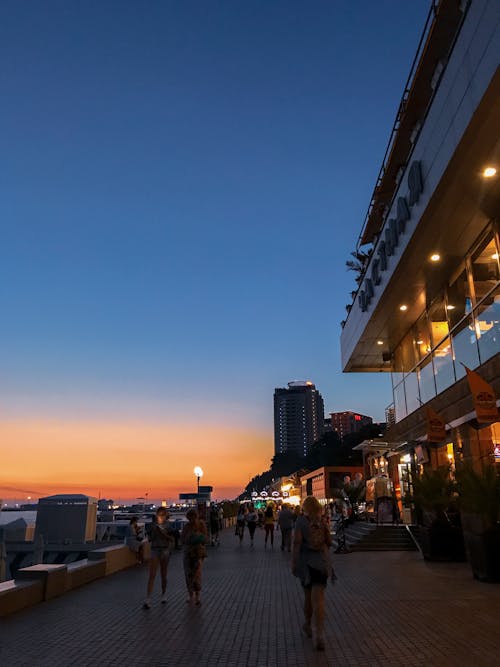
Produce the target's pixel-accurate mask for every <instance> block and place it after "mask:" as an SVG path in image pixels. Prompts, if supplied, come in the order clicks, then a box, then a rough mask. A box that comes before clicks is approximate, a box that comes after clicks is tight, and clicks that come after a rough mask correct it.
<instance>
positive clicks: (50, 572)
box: [16, 564, 68, 600]
mask: <svg viewBox="0 0 500 667" xmlns="http://www.w3.org/2000/svg"><path fill="white" fill-rule="evenodd" d="M67 575H68V568H67V566H66V565H43V564H40V565H32V566H31V567H23V568H22V569H21V570H18V571H17V574H16V581H33V580H35V581H41V582H42V586H43V599H44V600H50V599H52V598H55V597H58V596H59V595H63V594H64V593H66V591H67V590H68V589H67Z"/></svg>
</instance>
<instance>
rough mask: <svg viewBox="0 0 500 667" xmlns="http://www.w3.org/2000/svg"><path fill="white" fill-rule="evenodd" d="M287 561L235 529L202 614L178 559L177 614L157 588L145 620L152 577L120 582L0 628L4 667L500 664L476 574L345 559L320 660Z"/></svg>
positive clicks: (212, 563)
mask: <svg viewBox="0 0 500 667" xmlns="http://www.w3.org/2000/svg"><path fill="white" fill-rule="evenodd" d="M289 559H290V555H289V554H288V553H283V552H281V550H280V549H279V547H278V548H277V547H276V546H275V547H274V550H273V551H271V550H270V549H267V550H265V549H264V545H263V534H262V533H260V532H259V533H257V535H256V547H255V548H254V549H253V550H252V549H250V547H249V545H248V543H244V545H243V547H239V546H238V545H237V543H236V538H235V537H234V535H233V534H232V532H231V531H226V532H225V533H224V535H223V538H222V545H221V546H220V547H219V548H211V549H210V550H209V556H208V558H207V560H206V562H205V566H204V572H203V593H202V605H201V606H200V607H199V608H197V607H191V606H189V605H188V604H186V601H185V600H186V593H185V589H184V580H183V572H182V557H181V554H180V553H175V554H174V555H173V557H172V560H171V563H170V568H169V597H168V602H167V604H165V605H161V604H160V596H159V585H158V589H157V592H156V596H155V598H154V600H153V606H152V608H151V609H150V610H149V611H144V610H143V609H142V608H141V605H142V601H143V596H144V589H145V585H146V577H147V570H146V568H141V567H137V568H134V569H131V570H127V571H124V572H120V573H118V574H115V575H113V576H110V577H107V578H106V579H101V580H99V581H96V582H93V583H92V584H89V585H87V586H84V587H82V588H80V589H78V590H75V591H72V592H70V593H68V594H67V595H65V596H63V597H60V598H56V599H54V600H51V601H49V602H45V603H42V604H40V605H37V606H35V607H32V608H30V609H28V610H25V611H22V612H19V613H18V614H15V615H13V616H10V617H8V618H6V619H2V620H0V624H1V625H0V665H1V666H2V667H18V666H19V667H21V666H23V667H24V666H26V667H45V666H47V667H70V666H78V667H80V666H82V667H83V666H87V665H88V666H92V667H94V666H95V667H107V666H108V665H109V666H114V665H117V666H118V665H119V666H120V667H123V666H127V667H132V666H136V665H137V666H139V665H141V666H143V665H147V666H151V667H154V666H160V665H165V666H166V665H168V666H169V667H175V666H176V665H184V666H187V667H190V666H193V667H195V666H196V667H212V666H214V667H215V666H216V665H221V666H237V665H238V666H239V665H242V666H247V667H261V666H262V667H264V666H270V667H271V666H283V667H285V666H286V667H299V666H302V665H311V666H312V665H314V667H321V666H322V665H340V666H342V667H350V666H354V665H355V666H357V667H365V666H366V667H368V666H370V667H371V666H373V665H381V666H382V665H383V666H384V667H387V666H392V665H394V666H396V665H397V666H398V667H421V666H424V665H425V666H431V667H441V666H443V667H455V666H456V667H459V666H460V667H465V666H469V665H471V666H473V667H483V666H484V667H493V666H498V665H500V623H499V620H500V586H495V585H492V584H481V583H479V582H476V581H474V580H473V578H472V577H471V574H470V570H469V568H468V566H467V564H448V563H439V564H437V563H434V564H428V563H425V562H424V561H423V560H422V559H421V557H420V555H419V554H418V553H415V552H384V553H351V554H345V555H338V556H335V557H334V562H335V567H336V571H337V575H338V581H337V582H335V584H334V585H330V584H329V586H328V590H327V623H326V633H325V634H326V651H325V653H324V654H322V653H318V652H315V651H314V650H313V647H312V643H311V640H309V639H307V638H306V637H304V636H303V635H302V634H301V632H300V627H301V625H302V591H301V588H300V585H299V583H298V582H297V580H296V579H294V578H293V577H292V575H291V574H290V567H289ZM158 584H159V582H158Z"/></svg>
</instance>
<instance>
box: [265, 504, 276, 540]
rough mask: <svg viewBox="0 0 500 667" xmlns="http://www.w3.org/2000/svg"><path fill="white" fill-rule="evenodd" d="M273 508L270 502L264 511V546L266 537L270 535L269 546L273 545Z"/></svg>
mask: <svg viewBox="0 0 500 667" xmlns="http://www.w3.org/2000/svg"><path fill="white" fill-rule="evenodd" d="M274 520H275V516H274V508H273V505H272V503H269V505H268V506H267V507H266V511H265V512H264V530H265V531H266V536H265V538H264V548H266V547H267V538H268V537H269V536H271V547H274Z"/></svg>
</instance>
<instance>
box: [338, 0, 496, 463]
mask: <svg viewBox="0 0 500 667" xmlns="http://www.w3.org/2000/svg"><path fill="white" fill-rule="evenodd" d="M499 61H500V4H499V3H498V1H497V0H471V1H470V2H467V1H462V2H460V1H459V0H441V1H439V2H436V3H433V7H432V9H431V12H430V14H429V18H428V21H427V24H426V26H425V29H424V33H423V35H422V40H421V43H420V44H419V47H418V51H417V54H416V57H415V61H414V63H413V67H412V70H411V73H410V76H409V78H408V82H407V85H406V88H405V91H404V94H403V97H402V100H401V104H400V107H399V109H398V113H397V117H396V120H395V123H394V127H393V131H392V134H391V137H390V141H389V145H388V147H387V151H386V154H385V156H384V161H383V164H382V167H381V170H380V174H379V178H378V180H377V183H376V186H375V189H374V192H373V195H372V198H371V201H370V204H369V209H368V213H367V216H366V219H365V222H364V224H363V227H362V230H361V233H360V236H359V239H358V245H357V250H358V251H361V257H362V268H361V271H360V275H359V276H358V279H357V281H358V289H357V290H356V293H355V296H354V299H353V301H352V303H351V304H349V305H348V307H347V309H348V316H347V319H346V321H344V322H343V323H342V327H343V328H342V334H341V349H342V365H343V369H344V371H346V372H380V371H384V372H390V373H391V376H392V386H393V403H392V405H391V406H389V410H388V412H389V413H390V415H391V422H392V424H391V428H390V429H389V433H390V437H391V439H392V440H393V441H394V443H399V444H400V446H401V447H403V448H404V446H405V445H406V449H407V452H406V453H405V454H404V456H405V457H406V458H407V457H408V452H412V453H413V452H414V450H415V447H416V446H418V447H420V449H419V452H420V454H419V455H420V457H421V460H425V461H426V462H427V461H428V462H429V464H431V465H432V466H433V467H434V466H438V465H441V464H444V463H448V462H450V461H451V462H452V463H453V461H454V459H455V458H456V457H460V459H464V460H467V459H471V460H473V461H475V460H476V461H477V460H479V459H484V460H488V461H491V460H493V459H494V457H495V452H496V453H497V454H498V455H499V456H500V425H499V424H498V423H493V424H491V425H484V424H481V425H480V424H478V423H477V420H476V413H475V411H474V403H473V398H472V395H471V392H470V389H469V386H468V383H467V378H466V371H465V366H467V367H468V368H470V369H473V370H476V371H477V372H478V373H479V375H480V376H481V377H482V378H483V379H484V380H486V381H487V382H488V383H490V384H491V386H492V387H493V388H494V390H495V391H496V395H497V396H499V395H500V354H499V352H500V264H499V255H500V240H499V231H500V228H499V221H500V68H499ZM388 402H389V401H388ZM498 404H499V402H498V401H497V405H498ZM427 407H432V408H433V409H434V410H435V411H436V412H438V413H439V414H440V415H441V416H442V417H443V419H444V421H445V422H446V432H447V437H446V440H445V441H443V442H442V443H441V444H440V445H437V446H435V445H432V446H430V443H427V435H426V433H427V420H426V413H427V412H426V408H427ZM427 444H429V446H428V447H427V450H428V451H426V452H425V455H424V456H423V457H422V455H421V447H422V446H424V448H425V447H426V446H427Z"/></svg>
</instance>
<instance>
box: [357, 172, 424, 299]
mask: <svg viewBox="0 0 500 667" xmlns="http://www.w3.org/2000/svg"><path fill="white" fill-rule="evenodd" d="M407 185H408V194H407V195H406V197H398V199H397V201H396V217H395V218H390V219H389V220H388V221H387V223H386V224H385V228H384V237H383V238H382V239H381V240H380V241H379V243H378V245H377V252H376V254H377V257H374V258H373V259H372V261H371V270H370V275H369V277H367V278H365V281H364V283H363V289H361V290H360V292H359V297H358V303H359V307H360V308H361V310H362V312H366V311H367V310H368V306H369V305H370V302H371V300H372V298H373V296H374V294H375V287H376V286H377V285H380V283H381V281H382V274H383V272H384V271H386V270H387V266H388V258H389V257H391V256H392V255H394V252H395V250H396V248H397V247H398V245H399V242H400V238H401V237H402V236H403V235H404V234H405V232H406V223H407V222H408V221H409V220H410V219H411V210H412V208H413V207H414V206H415V204H416V203H417V202H418V200H419V199H420V195H421V194H422V192H423V189H424V185H423V180H422V169H421V167H420V161H419V160H415V161H414V162H412V164H411V166H410V170H409V172H408V180H407Z"/></svg>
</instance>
